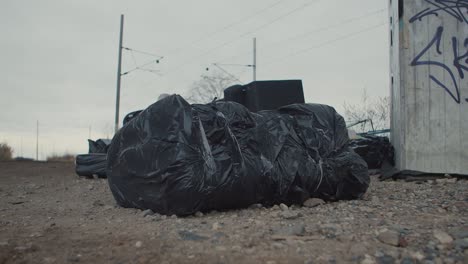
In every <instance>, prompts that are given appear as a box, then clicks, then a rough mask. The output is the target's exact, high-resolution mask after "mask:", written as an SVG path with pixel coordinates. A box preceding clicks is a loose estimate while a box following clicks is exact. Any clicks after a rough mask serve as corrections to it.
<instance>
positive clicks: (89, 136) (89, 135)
mask: <svg viewBox="0 0 468 264" xmlns="http://www.w3.org/2000/svg"><path fill="white" fill-rule="evenodd" d="M88 132H89V133H88V138H89V139H91V125H90V126H89V131H88Z"/></svg>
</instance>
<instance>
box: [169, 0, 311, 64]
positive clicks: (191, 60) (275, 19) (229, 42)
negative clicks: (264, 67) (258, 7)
mask: <svg viewBox="0 0 468 264" xmlns="http://www.w3.org/2000/svg"><path fill="white" fill-rule="evenodd" d="M317 1H320V0H313V1H309V2H307V3H305V4H303V5H301V6H299V7H296V8H294V9H293V10H290V11H288V12H287V13H285V14H283V15H280V16H278V17H275V18H274V19H272V20H270V21H268V22H266V23H264V24H262V25H261V26H259V27H256V28H255V29H253V30H250V31H248V32H245V33H242V34H241V35H239V36H237V37H235V38H232V39H230V40H228V41H226V42H223V43H222V44H220V45H218V46H216V47H213V48H211V49H210V50H207V51H205V52H203V53H202V54H200V55H197V56H194V57H191V58H190V59H188V60H187V61H186V62H185V63H181V64H179V65H178V66H176V67H174V68H172V69H170V70H169V71H168V73H170V72H174V71H176V70H178V69H180V68H183V67H184V66H186V65H188V64H189V63H191V62H193V61H194V60H195V59H198V58H201V57H204V56H206V55H207V54H210V53H212V52H214V51H215V50H218V49H220V48H222V47H225V46H227V45H229V44H232V43H233V42H234V41H236V40H239V39H240V38H242V37H245V36H248V35H249V34H252V33H254V32H256V31H258V30H260V29H263V28H265V27H268V26H270V25H272V24H274V23H276V22H278V21H280V20H282V19H284V18H286V17H288V16H290V15H292V14H294V13H296V12H298V11H302V10H304V9H305V8H306V7H309V6H310V5H312V4H314V3H315V2H317Z"/></svg>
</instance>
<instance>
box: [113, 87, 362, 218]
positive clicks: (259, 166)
mask: <svg viewBox="0 0 468 264" xmlns="http://www.w3.org/2000/svg"><path fill="white" fill-rule="evenodd" d="M347 144H348V134H347V130H346V126H345V122H344V120H343V118H342V117H341V116H340V115H338V114H337V113H336V111H335V110H334V109H333V108H332V107H329V106H325V105H318V104H294V105H289V106H286V107H282V108H280V109H278V110H276V111H261V112H258V113H252V112H250V111H249V110H248V109H247V108H245V107H244V106H242V105H240V104H238V103H234V102H224V101H218V102H213V103H210V104H206V105H190V104H188V103H187V102H186V101H185V100H184V99H183V98H182V97H180V96H178V95H173V96H169V97H167V98H165V99H163V100H161V101H158V102H156V103H154V104H153V105H151V106H149V107H148V108H147V109H146V110H144V111H143V112H141V113H140V114H139V115H138V116H137V117H135V118H134V119H132V120H131V121H130V122H129V123H127V125H125V126H124V127H123V128H122V129H120V130H119V131H118V132H117V134H116V135H115V136H114V138H113V140H112V143H111V146H110V148H109V152H108V165H107V176H108V181H109V185H110V189H111V190H112V193H113V195H114V197H115V199H116V200H117V202H118V204H119V205H121V206H123V207H135V208H140V209H152V210H153V211H155V212H158V213H161V214H167V215H171V214H176V215H188V214H192V213H195V212H197V211H209V210H226V209H232V208H242V207H247V206H249V205H251V204H254V203H262V204H264V205H267V206H268V205H273V204H277V203H281V202H282V203H286V204H292V203H303V202H304V201H305V200H306V199H308V198H310V197H318V198H322V199H325V200H337V199H355V198H359V197H361V196H362V195H363V194H364V193H365V192H366V190H367V187H368V185H369V175H368V171H367V165H366V163H365V162H364V160H363V159H362V158H360V157H359V156H358V155H357V154H355V153H354V152H353V151H352V150H351V149H349V148H348V146H347Z"/></svg>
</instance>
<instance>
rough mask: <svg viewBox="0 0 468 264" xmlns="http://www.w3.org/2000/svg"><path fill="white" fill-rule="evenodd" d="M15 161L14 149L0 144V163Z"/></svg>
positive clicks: (5, 144)
mask: <svg viewBox="0 0 468 264" xmlns="http://www.w3.org/2000/svg"><path fill="white" fill-rule="evenodd" d="M12 159H13V149H12V148H11V147H10V146H8V144H7V143H0V161H7V160H12Z"/></svg>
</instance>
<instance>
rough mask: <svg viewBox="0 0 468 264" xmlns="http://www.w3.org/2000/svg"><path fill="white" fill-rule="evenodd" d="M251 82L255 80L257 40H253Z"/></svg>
mask: <svg viewBox="0 0 468 264" xmlns="http://www.w3.org/2000/svg"><path fill="white" fill-rule="evenodd" d="M252 68H253V81H254V82H255V81H256V80H257V38H254V39H253V66H252Z"/></svg>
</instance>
